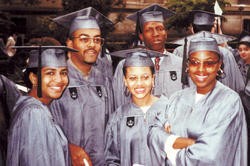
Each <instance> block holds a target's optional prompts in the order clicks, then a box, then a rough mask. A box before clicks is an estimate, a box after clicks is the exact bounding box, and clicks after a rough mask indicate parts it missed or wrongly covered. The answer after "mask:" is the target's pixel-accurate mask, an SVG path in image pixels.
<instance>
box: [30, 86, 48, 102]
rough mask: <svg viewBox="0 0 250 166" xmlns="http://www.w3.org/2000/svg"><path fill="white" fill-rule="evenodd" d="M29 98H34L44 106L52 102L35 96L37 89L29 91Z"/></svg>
mask: <svg viewBox="0 0 250 166" xmlns="http://www.w3.org/2000/svg"><path fill="white" fill-rule="evenodd" d="M29 96H32V97H34V98H35V99H37V100H39V101H41V102H42V103H43V104H45V105H49V104H50V103H51V101H52V99H46V98H43V96H42V97H38V96H37V88H32V89H31V90H30V92H29Z"/></svg>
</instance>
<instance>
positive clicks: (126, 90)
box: [123, 87, 130, 97]
mask: <svg viewBox="0 0 250 166" xmlns="http://www.w3.org/2000/svg"><path fill="white" fill-rule="evenodd" d="M123 93H124V95H125V96H126V97H128V96H129V95H130V92H129V90H128V88H127V87H126V88H125V90H124V92H123Z"/></svg>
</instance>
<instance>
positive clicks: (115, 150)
mask: <svg viewBox="0 0 250 166" xmlns="http://www.w3.org/2000/svg"><path fill="white" fill-rule="evenodd" d="M116 115H117V114H116V112H115V113H113V114H112V116H111V117H110V120H109V122H108V124H107V127H106V131H105V151H104V154H105V160H106V165H107V166H116V165H120V162H121V161H120V143H119V140H118V133H119V130H118V129H119V128H118V125H117V124H118V123H117V121H116V120H117V117H116Z"/></svg>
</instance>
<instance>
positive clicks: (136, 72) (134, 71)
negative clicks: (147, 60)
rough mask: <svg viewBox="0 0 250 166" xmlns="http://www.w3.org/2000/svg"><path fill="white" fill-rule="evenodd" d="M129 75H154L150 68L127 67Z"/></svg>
mask: <svg viewBox="0 0 250 166" xmlns="http://www.w3.org/2000/svg"><path fill="white" fill-rule="evenodd" d="M126 71H127V74H133V75H140V74H145V73H152V72H151V69H150V67H145V66H144V67H126Z"/></svg>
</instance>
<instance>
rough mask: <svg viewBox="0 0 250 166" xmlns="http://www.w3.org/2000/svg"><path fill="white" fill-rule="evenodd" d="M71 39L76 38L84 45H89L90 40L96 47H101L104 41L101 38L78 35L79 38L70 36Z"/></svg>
mask: <svg viewBox="0 0 250 166" xmlns="http://www.w3.org/2000/svg"><path fill="white" fill-rule="evenodd" d="M72 38H78V39H79V40H80V42H82V43H84V44H89V43H90V42H91V40H92V42H93V43H94V44H98V45H103V43H104V39H103V38H101V37H87V36H84V35H80V36H72Z"/></svg>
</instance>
